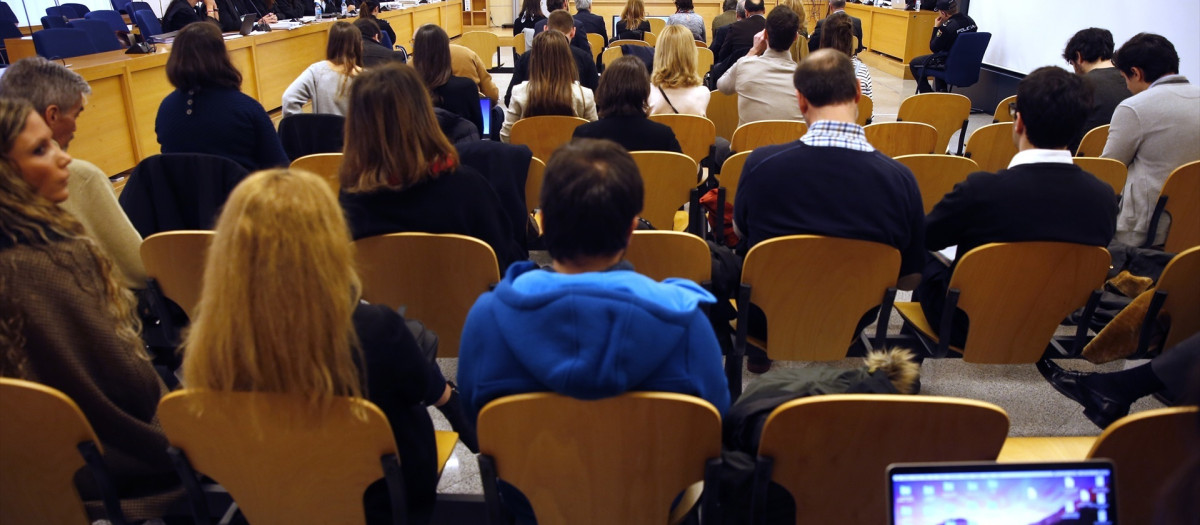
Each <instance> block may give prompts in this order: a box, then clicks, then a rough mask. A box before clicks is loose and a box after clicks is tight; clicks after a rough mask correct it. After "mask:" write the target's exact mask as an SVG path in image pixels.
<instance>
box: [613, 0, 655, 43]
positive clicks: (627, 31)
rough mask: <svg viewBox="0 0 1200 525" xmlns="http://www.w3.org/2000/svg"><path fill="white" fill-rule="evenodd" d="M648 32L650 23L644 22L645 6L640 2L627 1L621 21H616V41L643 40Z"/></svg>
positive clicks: (640, 0) (639, 0)
mask: <svg viewBox="0 0 1200 525" xmlns="http://www.w3.org/2000/svg"><path fill="white" fill-rule="evenodd" d="M648 32H650V21H649V20H646V5H645V4H643V3H642V0H628V1H627V2H625V10H624V11H621V19H620V20H618V21H617V39H619V40H645V39H646V33H648Z"/></svg>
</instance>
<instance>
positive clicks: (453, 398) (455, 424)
mask: <svg viewBox="0 0 1200 525" xmlns="http://www.w3.org/2000/svg"><path fill="white" fill-rule="evenodd" d="M446 384H448V385H450V399H449V400H448V401H446V403H445V404H443V405H441V406H439V407H437V409H438V412H441V413H442V415H443V416H445V417H446V421H449V422H450V428H453V429H454V431H455V432H458V439H459V441H462V443H463V444H464V445H466V446H467V449H468V450H470V451H471V452H472V453H473V454H478V453H479V439H478V438H477V437H476V436H475V422H473V421H467V415H466V414H465V413H463V407H462V400H460V399H459V397H458V386H456V385H455V384H454V383H453V382H451V381H447V382H446Z"/></svg>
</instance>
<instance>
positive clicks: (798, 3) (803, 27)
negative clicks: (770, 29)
mask: <svg viewBox="0 0 1200 525" xmlns="http://www.w3.org/2000/svg"><path fill="white" fill-rule="evenodd" d="M810 4H811V2H810ZM779 5H786V6H788V7H790V8H791V9H792V11H795V12H796V15H797V16H799V17H800V30H799V31H797V33H799V34H800V35H801V36H803V37H805V38H808V24H806V23H805V22H804V17H805V13H804V0H779Z"/></svg>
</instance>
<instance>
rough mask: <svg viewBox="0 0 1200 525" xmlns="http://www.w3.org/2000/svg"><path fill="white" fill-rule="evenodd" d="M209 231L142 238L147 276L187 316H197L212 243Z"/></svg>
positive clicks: (180, 231) (172, 233)
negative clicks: (205, 265)
mask: <svg viewBox="0 0 1200 525" xmlns="http://www.w3.org/2000/svg"><path fill="white" fill-rule="evenodd" d="M212 239H213V232H212V231H211V230H179V231H171V232H162V233H156V234H154V235H151V236H149V237H146V240H144V241H142V247H141V256H142V264H143V265H145V267H146V275H147V276H148V277H149V278H150V279H153V280H154V285H152V286H155V287H157V289H158V290H159V291H161V292H162V294H163V296H164V297H166V298H167V299H170V300H171V301H172V302H174V303H175V304H177V305H179V307H180V308H182V309H183V311H184V313H186V314H187V316H188V319H195V318H196V307H197V306H199V305H200V291H201V289H202V285H203V280H204V261H205V259H206V258H207V257H208V247H209V245H211V244H212Z"/></svg>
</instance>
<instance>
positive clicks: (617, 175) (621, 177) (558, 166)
mask: <svg viewBox="0 0 1200 525" xmlns="http://www.w3.org/2000/svg"><path fill="white" fill-rule="evenodd" d="M644 196H645V189H644V188H643V186H642V176H641V174H640V173H639V172H638V167H637V164H635V163H634V162H633V157H632V156H630V155H629V152H627V151H625V148H622V147H621V146H619V145H617V143H615V142H612V141H609V140H596V139H577V140H575V141H572V142H570V143H568V144H566V145H563V146H562V147H560V148H558V149H557V150H555V151H554V154H553V155H551V156H550V162H549V163H547V164H546V175H545V178H544V179H543V181H542V195H541V207H542V225H543V238H544V239H545V241H546V249H547V250H549V252H550V256H551V257H553V258H554V259H555V260H560V261H571V260H576V259H579V258H581V257H598V256H610V255H615V254H617V253H618V252H620V251H621V250H623V249H625V245H626V243H627V242H628V240H629V238H628V235H629V227H630V225H631V224H633V219H634V217H637V216H638V215H639V214H640V213H642V200H643V198H644Z"/></svg>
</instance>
